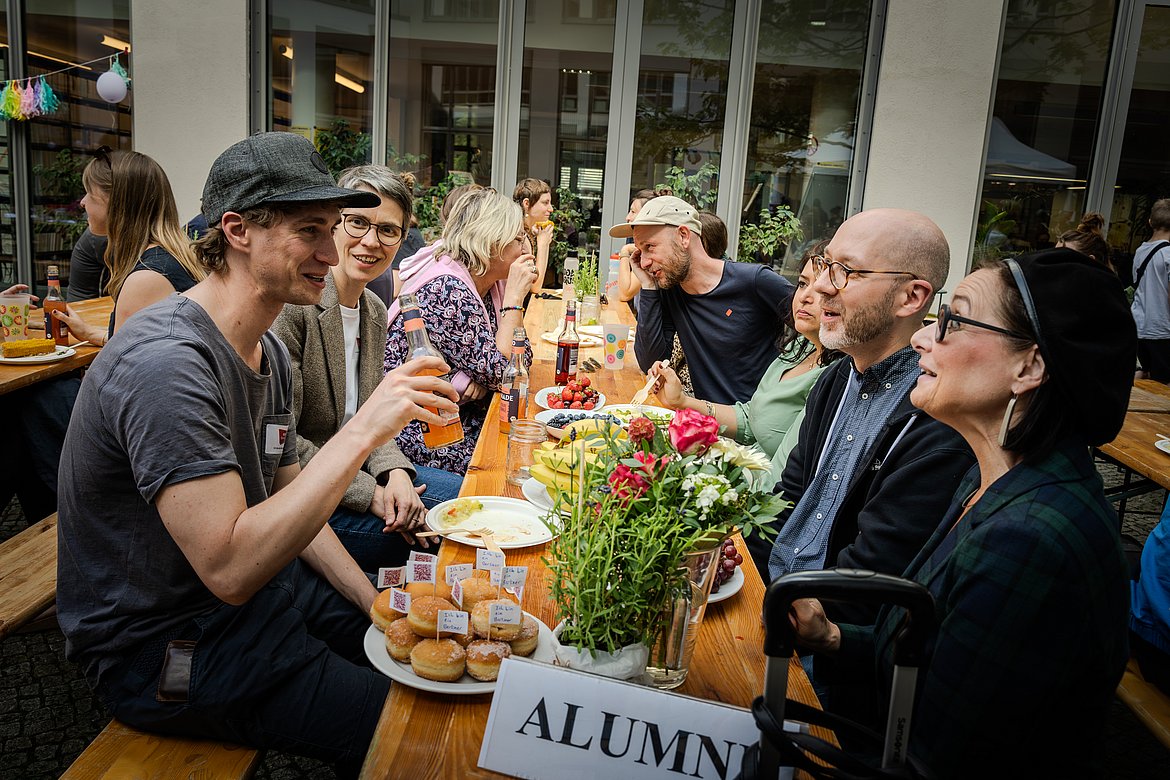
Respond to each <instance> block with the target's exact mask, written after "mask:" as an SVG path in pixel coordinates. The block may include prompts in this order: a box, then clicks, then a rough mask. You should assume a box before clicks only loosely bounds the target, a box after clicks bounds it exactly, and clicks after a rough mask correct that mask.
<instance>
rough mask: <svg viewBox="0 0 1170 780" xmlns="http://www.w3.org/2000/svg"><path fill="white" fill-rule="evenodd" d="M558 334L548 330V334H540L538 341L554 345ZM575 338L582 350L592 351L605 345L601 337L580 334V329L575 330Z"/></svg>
mask: <svg viewBox="0 0 1170 780" xmlns="http://www.w3.org/2000/svg"><path fill="white" fill-rule="evenodd" d="M583 327H585V326H583ZM558 333H559V331H558V332H557V333H554V332H553V331H551V330H550V331H549V332H548V333H541V334H540V339H541V341H547V342H548V343H549V344H554V345H555V344H556V343H557V335H558ZM577 338H579V339H580V340H581V344H580V346H581V348H582V349H593V348H594V347H600V346H603V345H604V344H605V342H604V341H602V340H601V336H592V335H590V334H588V333H584V332H582V330H581V328H577Z"/></svg>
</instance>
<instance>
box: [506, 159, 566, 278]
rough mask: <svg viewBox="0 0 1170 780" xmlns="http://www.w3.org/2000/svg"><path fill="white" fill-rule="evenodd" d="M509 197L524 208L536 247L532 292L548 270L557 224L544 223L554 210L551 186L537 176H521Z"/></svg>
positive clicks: (530, 237) (526, 224)
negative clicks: (522, 177) (534, 278)
mask: <svg viewBox="0 0 1170 780" xmlns="http://www.w3.org/2000/svg"><path fill="white" fill-rule="evenodd" d="M512 200H514V201H516V202H517V203H519V204H520V208H521V209H523V210H524V228H525V229H526V230H527V231H528V237H529V241H531V242H532V245H533V246H534V247H536V281H535V282H533V283H532V292H540V290H541V288H542V287H544V277H545V275H546V274H547V273H548V255H549V250H550V248H551V247H552V240H553V231H555V230H556V225H553V224H551V223H549V224H545V223H546V222H549V218H550V217H552V213H553V204H552V188H551V187H549V185H548V183H547V182H544V181H541V180H540V179H521V180H520V181H519V182H517V184H516V189H514V190H512Z"/></svg>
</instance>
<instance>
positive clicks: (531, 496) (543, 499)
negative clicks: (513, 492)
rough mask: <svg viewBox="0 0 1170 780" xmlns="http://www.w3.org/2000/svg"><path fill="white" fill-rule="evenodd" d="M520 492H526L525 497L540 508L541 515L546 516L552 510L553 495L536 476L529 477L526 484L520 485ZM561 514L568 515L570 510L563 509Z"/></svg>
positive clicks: (525, 481)
mask: <svg viewBox="0 0 1170 780" xmlns="http://www.w3.org/2000/svg"><path fill="white" fill-rule="evenodd" d="M520 492H521V493H523V494H524V497H525V498H527V499H528V500H529V501H530V502H531V503H532V505H533V506H534V507H536V508H537V509H539V510H540V512H541V516H545V515H547V514H548V513H549V512H551V511H552V508H553V500H552V496H551V495H549V492H548V488H546V487H545V486H544V484H543V483H542V482H540V481H539V480H538V479H536V478H535V477H529V478H528V479H526V480H524V484H523V485H521V486H520ZM561 514H562V515H568V511H567V510H564V509H562V510H561Z"/></svg>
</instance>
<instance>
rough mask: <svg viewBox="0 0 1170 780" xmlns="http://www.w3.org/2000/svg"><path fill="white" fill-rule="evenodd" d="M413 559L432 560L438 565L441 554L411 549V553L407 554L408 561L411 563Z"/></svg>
mask: <svg viewBox="0 0 1170 780" xmlns="http://www.w3.org/2000/svg"><path fill="white" fill-rule="evenodd" d="M412 561H430V562H431V563H434V564H436V565H437V564H438V563H439V556H437V555H431V554H430V553H424V552H418V551H416V550H411V551H410V555H408V556H406V562H407V563H410V562H412Z"/></svg>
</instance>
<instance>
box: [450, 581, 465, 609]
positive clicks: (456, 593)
mask: <svg viewBox="0 0 1170 780" xmlns="http://www.w3.org/2000/svg"><path fill="white" fill-rule="evenodd" d="M451 600H452V601H454V602H455V603H456V604H458V605H459V606H461V607H462V606H463V580H455V582H453V583H451Z"/></svg>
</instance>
